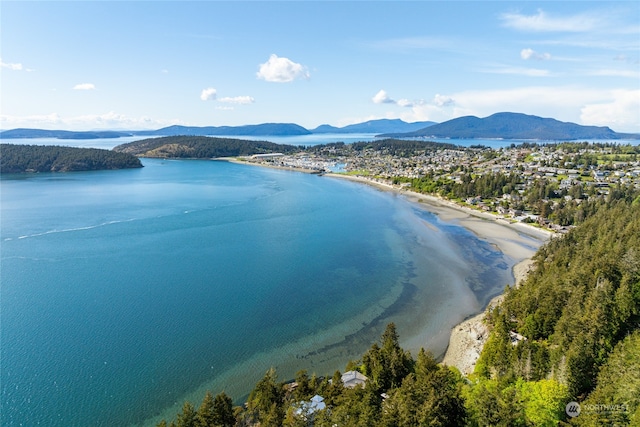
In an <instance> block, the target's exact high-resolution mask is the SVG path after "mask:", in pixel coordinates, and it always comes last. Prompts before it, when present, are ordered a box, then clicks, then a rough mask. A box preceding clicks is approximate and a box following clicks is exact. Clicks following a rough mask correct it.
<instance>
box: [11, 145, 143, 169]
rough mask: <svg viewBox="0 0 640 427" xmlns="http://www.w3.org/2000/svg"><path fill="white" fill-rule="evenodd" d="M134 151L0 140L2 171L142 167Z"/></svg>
mask: <svg viewBox="0 0 640 427" xmlns="http://www.w3.org/2000/svg"><path fill="white" fill-rule="evenodd" d="M141 167H142V163H140V159H138V158H137V157H135V156H132V155H131V154H126V153H116V152H113V151H109V150H101V149H98V148H75V147H59V146H55V145H13V144H0V172H1V173H24V172H75V171H90V170H103V169H129V168H141Z"/></svg>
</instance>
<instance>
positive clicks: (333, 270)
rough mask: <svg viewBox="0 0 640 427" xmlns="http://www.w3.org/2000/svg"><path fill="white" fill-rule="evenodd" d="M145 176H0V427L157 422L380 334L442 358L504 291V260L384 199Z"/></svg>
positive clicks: (335, 360)
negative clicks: (462, 326)
mask: <svg viewBox="0 0 640 427" xmlns="http://www.w3.org/2000/svg"><path fill="white" fill-rule="evenodd" d="M143 164H144V165H145V167H144V168H142V169H135V170H122V171H104V172H78V173H60V174H37V175H29V176H26V175H22V176H18V175H14V176H3V177H2V180H1V187H0V190H1V193H0V197H1V228H0V230H1V235H0V244H1V247H0V250H1V269H0V283H1V288H0V308H1V310H0V322H1V323H0V343H1V347H0V356H1V366H0V380H1V399H2V400H1V404H2V411H1V414H0V417H1V419H0V424H1V425H3V426H34V425H42V426H115V425H118V426H125V425H142V424H147V425H148V424H151V425H153V423H154V422H155V421H157V419H158V418H157V417H158V416H161V415H162V416H166V415H165V414H175V412H176V410H178V408H180V407H181V406H182V402H183V401H184V399H185V398H189V399H191V400H192V402H194V403H196V405H197V404H199V400H198V399H201V397H202V394H201V392H202V390H203V389H206V388H209V389H212V390H213V391H214V393H217V392H219V391H221V390H227V391H228V392H229V393H230V394H232V396H233V397H234V399H236V400H237V401H240V400H241V399H242V397H243V396H244V395H246V393H248V392H249V391H250V387H251V385H253V384H255V382H256V381H257V380H258V379H259V378H261V377H262V375H263V374H264V370H265V368H266V367H269V366H277V367H278V372H279V373H280V377H281V378H282V379H286V378H291V377H292V376H293V374H294V373H295V371H296V370H298V369H299V368H301V367H306V368H307V369H309V371H310V372H313V371H314V370H317V371H318V372H317V373H318V374H319V375H323V374H329V375H331V374H332V373H333V371H334V370H335V369H341V370H342V369H343V368H344V365H345V364H346V362H347V361H348V360H349V358H357V357H358V355H360V354H362V352H363V351H365V350H366V349H367V348H368V347H369V346H370V345H371V343H372V342H373V341H374V340H376V339H377V338H378V337H379V334H380V333H381V332H382V331H383V330H384V326H385V325H386V323H387V322H388V321H395V322H396V323H397V325H398V330H399V332H400V334H401V338H403V337H407V338H408V337H411V338H412V341H411V342H420V343H424V344H421V345H425V346H427V347H431V348H433V349H434V351H435V352H436V353H438V352H441V351H442V350H443V349H444V346H446V340H447V339H448V334H449V330H450V328H451V327H452V326H453V325H454V324H455V323H457V322H458V321H460V320H461V319H462V318H464V317H465V316H467V315H469V314H471V313H473V312H475V311H477V310H478V309H479V308H480V307H481V306H482V305H483V304H485V303H486V301H487V299H488V298H489V297H491V296H493V295H495V294H497V293H499V292H500V291H501V290H502V289H503V287H504V285H505V284H507V283H511V281H512V275H511V267H512V266H513V264H514V262H515V260H513V259H511V258H509V257H508V256H506V255H504V254H502V253H500V252H499V251H497V250H496V249H495V248H494V247H492V246H491V245H489V244H488V243H486V242H483V241H481V240H478V239H477V238H476V237H475V236H474V235H473V234H471V233H470V232H468V231H467V230H465V229H463V228H461V227H458V226H454V225H450V224H445V223H442V222H440V221H439V220H438V218H437V217H435V216H434V215H432V214H430V213H428V212H426V211H423V210H421V209H418V208H417V207H415V206H413V205H411V204H410V203H408V202H407V201H405V200H404V199H402V198H401V197H399V196H394V195H393V194H390V193H384V192H381V191H378V190H376V189H373V188H370V187H367V186H364V185H359V184H355V183H352V182H348V181H344V180H339V179H332V178H329V177H318V176H314V175H306V174H300V173H295V172H288V171H281V170H274V169H266V168H259V167H252V166H244V165H236V164H231V163H226V162H218V161H196V160H192V161H177V160H176V161H172V160H149V159H144V160H143ZM531 244H532V247H535V246H536V245H537V244H538V243H537V242H535V241H533V240H532V242H531ZM472 288H473V291H471V290H470V289H472ZM425 325H426V326H425ZM412 351H416V348H413V349H412ZM154 417H155V418H154Z"/></svg>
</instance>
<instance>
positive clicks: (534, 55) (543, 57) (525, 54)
mask: <svg viewBox="0 0 640 427" xmlns="http://www.w3.org/2000/svg"><path fill="white" fill-rule="evenodd" d="M520 58H522V59H524V60H528V59H535V60H537V61H547V60H549V59H551V54H550V53H546V52H545V53H539V52H536V51H535V50H533V49H528V48H527V49H522V50H521V51H520Z"/></svg>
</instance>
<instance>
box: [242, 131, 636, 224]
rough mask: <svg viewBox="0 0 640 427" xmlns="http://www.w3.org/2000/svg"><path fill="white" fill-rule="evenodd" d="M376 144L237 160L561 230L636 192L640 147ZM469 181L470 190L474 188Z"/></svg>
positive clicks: (562, 144) (339, 145)
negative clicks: (592, 209) (360, 182)
mask: <svg viewBox="0 0 640 427" xmlns="http://www.w3.org/2000/svg"><path fill="white" fill-rule="evenodd" d="M428 144H429V145H427V146H423V145H421V144H420V143H419V142H417V141H402V140H381V141H375V142H369V143H365V142H363V143H356V144H342V143H334V144H327V145H322V146H316V147H309V148H307V149H305V150H301V151H300V152H298V153H295V154H282V153H272V154H264V155H254V156H246V157H243V158H241V160H242V161H243V162H248V163H253V164H259V165H263V166H272V167H280V168H287V169H294V170H302V171H306V172H310V173H316V174H319V175H323V174H327V173H330V174H341V175H346V176H352V177H359V178H360V179H364V180H367V181H369V182H371V183H377V184H381V185H387V186H391V187H393V188H395V189H396V190H399V191H414V192H417V193H424V194H431V195H435V196H439V197H441V198H444V199H448V200H450V201H452V202H455V203H457V204H458V205H461V206H466V207H469V208H472V209H476V210H478V211H482V212H486V213H490V214H493V215H495V216H496V217H497V218H503V219H506V220H509V221H512V222H525V223H529V224H532V225H536V226H540V227H543V228H546V229H549V230H552V231H557V232H567V231H568V230H569V229H571V228H573V227H574V226H575V225H577V224H578V223H580V222H581V220H582V219H584V218H585V217H586V216H587V212H585V210H588V209H589V208H588V206H589V205H590V204H594V203H598V202H605V201H607V200H609V199H611V198H612V197H614V198H620V197H624V194H625V189H634V188H635V189H637V188H640V146H632V145H618V144H610V143H607V144H593V143H587V142H566V143H558V144H544V145H539V144H535V143H524V144H521V145H518V146H516V145H514V144H512V145H511V146H509V147H502V148H498V149H494V148H489V147H486V146H470V147H463V146H455V145H453V144H440V143H428ZM474 184H476V185H474Z"/></svg>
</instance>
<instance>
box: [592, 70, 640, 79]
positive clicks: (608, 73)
mask: <svg viewBox="0 0 640 427" xmlns="http://www.w3.org/2000/svg"><path fill="white" fill-rule="evenodd" d="M587 74H588V75H590V76H605V77H629V78H632V79H638V78H640V72H639V71H638V70H616V69H610V68H605V69H601V70H594V71H590V72H588V73H587Z"/></svg>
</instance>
